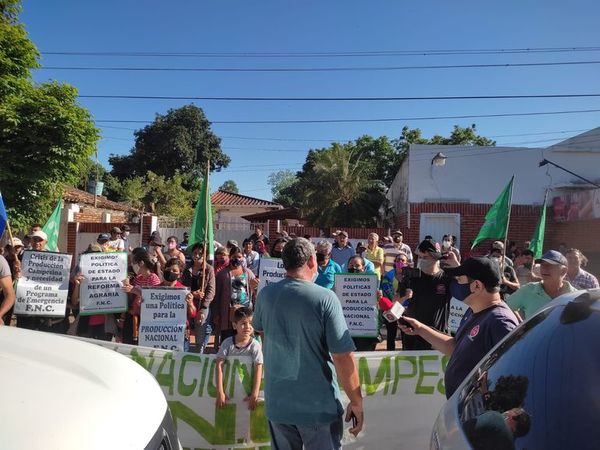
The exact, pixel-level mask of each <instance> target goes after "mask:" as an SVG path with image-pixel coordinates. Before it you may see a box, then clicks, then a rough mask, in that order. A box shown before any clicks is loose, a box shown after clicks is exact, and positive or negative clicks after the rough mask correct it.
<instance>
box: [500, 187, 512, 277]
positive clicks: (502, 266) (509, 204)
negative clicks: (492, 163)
mask: <svg viewBox="0 0 600 450" xmlns="http://www.w3.org/2000/svg"><path fill="white" fill-rule="evenodd" d="M514 189H515V176H514V175H513V176H512V178H511V179H510V200H509V201H508V218H507V219H506V233H505V234H504V251H503V252H502V264H500V275H502V276H504V265H505V264H506V262H505V260H506V243H507V241H508V229H509V227H510V213H511V211H512V201H513V191H514Z"/></svg>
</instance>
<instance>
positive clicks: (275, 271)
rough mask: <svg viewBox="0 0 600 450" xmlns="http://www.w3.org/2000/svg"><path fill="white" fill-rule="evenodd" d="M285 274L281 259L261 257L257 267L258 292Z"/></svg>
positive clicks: (281, 278)
mask: <svg viewBox="0 0 600 450" xmlns="http://www.w3.org/2000/svg"><path fill="white" fill-rule="evenodd" d="M285 275H286V271H285V269H284V268H283V261H282V260H281V259H279V258H261V259H260V263H259V268H258V292H260V290H261V289H262V288H264V287H265V286H268V285H269V284H271V283H277V282H278V281H281V280H283V279H284V278H285Z"/></svg>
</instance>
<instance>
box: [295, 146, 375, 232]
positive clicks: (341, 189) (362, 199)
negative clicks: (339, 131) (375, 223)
mask: <svg viewBox="0 0 600 450" xmlns="http://www.w3.org/2000/svg"><path fill="white" fill-rule="evenodd" d="M369 172H370V168H369V166H368V165H367V164H363V163H361V160H360V158H355V150H354V147H353V146H351V145H340V144H333V145H332V147H330V148H328V149H325V150H321V151H319V152H317V153H315V156H314V163H313V166H312V176H311V177H310V180H309V182H308V183H307V184H308V185H307V189H306V191H305V193H304V204H303V210H304V212H305V214H306V216H307V218H308V219H309V220H311V222H312V223H314V224H317V225H320V226H361V225H367V224H368V223H367V222H370V221H372V218H374V217H375V216H376V215H377V208H378V207H379V205H380V204H381V196H382V193H381V189H380V187H379V186H378V185H377V182H376V181H374V180H371V179H370V173H369Z"/></svg>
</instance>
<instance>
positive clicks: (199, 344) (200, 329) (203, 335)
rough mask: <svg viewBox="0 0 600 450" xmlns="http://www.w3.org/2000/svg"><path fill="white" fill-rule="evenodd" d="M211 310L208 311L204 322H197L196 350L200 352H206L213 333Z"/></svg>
mask: <svg viewBox="0 0 600 450" xmlns="http://www.w3.org/2000/svg"><path fill="white" fill-rule="evenodd" d="M210 319H211V317H210V310H208V312H207V313H206V317H205V318H204V322H203V323H202V324H198V323H196V328H195V330H194V331H195V332H196V350H197V352H198V353H204V350H205V349H206V346H207V345H208V339H209V338H210V335H211V333H212V324H211V323H210Z"/></svg>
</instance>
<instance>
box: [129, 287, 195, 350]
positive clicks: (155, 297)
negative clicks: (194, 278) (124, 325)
mask: <svg viewBox="0 0 600 450" xmlns="http://www.w3.org/2000/svg"><path fill="white" fill-rule="evenodd" d="M187 294H188V290H187V289H180V288H169V287H152V288H142V308H141V312H140V335H139V343H140V345H142V346H146V347H154V348H161V349H166V350H179V351H183V343H184V339H185V323H186V317H187V303H186V301H185V297H186V295H187Z"/></svg>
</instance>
